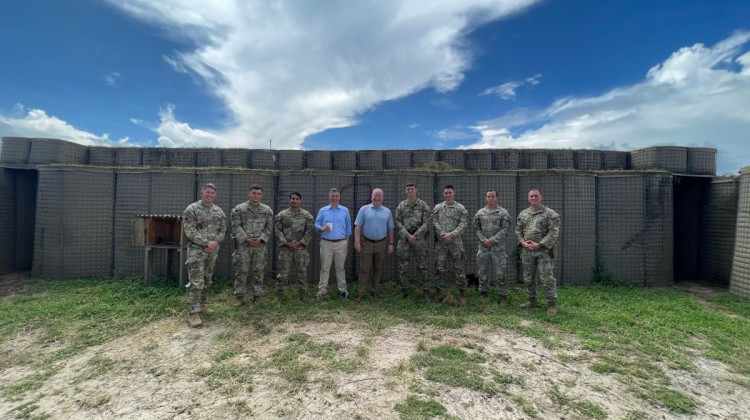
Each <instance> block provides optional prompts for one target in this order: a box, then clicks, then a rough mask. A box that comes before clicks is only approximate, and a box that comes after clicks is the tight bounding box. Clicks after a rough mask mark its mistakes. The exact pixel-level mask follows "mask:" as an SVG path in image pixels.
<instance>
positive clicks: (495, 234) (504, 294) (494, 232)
mask: <svg viewBox="0 0 750 420" xmlns="http://www.w3.org/2000/svg"><path fill="white" fill-rule="evenodd" d="M484 202H485V204H486V206H485V207H483V208H481V209H479V211H477V214H476V215H474V231H475V232H476V234H477V238H479V247H478V249H477V267H478V268H479V293H481V294H482V298H484V299H486V298H487V295H488V293H487V292H489V290H490V286H491V285H492V283H497V285H498V288H499V289H500V298H499V300H498V303H499V304H500V305H501V306H507V305H508V281H507V277H506V275H505V266H506V263H507V259H508V256H507V253H506V252H505V239H506V238H507V235H508V229H509V228H510V214H508V211H507V210H505V209H504V208H502V207H500V206H498V205H497V191H492V190H491V191H487V193H486V194H485V195H484ZM490 268H492V269H493V271H494V272H495V282H492V281H490V280H489V279H488V278H487V274H488V273H487V272H488V271H489V269H490Z"/></svg>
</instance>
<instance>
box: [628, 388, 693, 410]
mask: <svg viewBox="0 0 750 420" xmlns="http://www.w3.org/2000/svg"><path fill="white" fill-rule="evenodd" d="M631 392H633V393H634V394H635V395H637V396H638V397H639V398H642V399H644V400H646V401H649V402H651V403H653V404H655V405H661V406H663V407H667V408H668V409H670V410H671V411H674V412H675V413H683V414H695V407H696V403H695V401H694V400H693V399H692V398H690V397H689V396H688V395H685V394H683V393H682V392H679V391H675V390H674V389H670V388H667V387H665V386H658V385H652V384H649V383H642V384H640V386H639V387H637V388H631Z"/></svg>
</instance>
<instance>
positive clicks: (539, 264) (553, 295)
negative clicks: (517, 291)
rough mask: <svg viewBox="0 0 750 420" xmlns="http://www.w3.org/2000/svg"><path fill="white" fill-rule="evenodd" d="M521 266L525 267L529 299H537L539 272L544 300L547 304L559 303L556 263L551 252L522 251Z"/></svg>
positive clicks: (524, 276) (524, 280)
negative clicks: (536, 275)
mask: <svg viewBox="0 0 750 420" xmlns="http://www.w3.org/2000/svg"><path fill="white" fill-rule="evenodd" d="M521 264H522V265H523V283H524V284H525V285H526V294H527V295H528V297H529V299H536V288H537V284H536V278H535V276H534V274H535V272H536V271H537V270H538V272H539V281H540V282H541V283H542V286H543V287H544V298H545V299H547V302H557V280H555V276H554V274H553V269H554V267H555V262H554V261H553V260H552V256H551V255H550V251H549V250H547V249H540V250H536V251H529V250H526V249H524V250H522V251H521Z"/></svg>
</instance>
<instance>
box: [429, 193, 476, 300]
mask: <svg viewBox="0 0 750 420" xmlns="http://www.w3.org/2000/svg"><path fill="white" fill-rule="evenodd" d="M443 198H444V199H445V201H443V202H442V203H440V204H438V205H436V206H435V209H434V210H433V212H432V222H433V226H434V227H435V236H436V238H437V239H436V242H435V254H436V257H437V272H436V275H435V289H436V292H437V296H436V297H435V300H436V301H437V302H442V301H443V299H445V295H444V294H443V288H444V282H445V280H444V278H443V277H444V276H445V264H446V262H447V260H448V259H449V258H450V260H451V261H453V270H454V272H455V275H456V285H458V301H459V302H460V303H461V304H462V305H465V304H466V288H467V284H466V276H465V275H464V243H463V241H462V240H461V233H463V231H464V229H466V225H467V224H468V220H469V213H468V212H467V211H466V208H465V207H464V206H462V205H461V204H460V203H457V202H456V201H455V190H454V189H453V185H446V186H445V187H444V188H443Z"/></svg>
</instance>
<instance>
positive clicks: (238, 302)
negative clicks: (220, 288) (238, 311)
mask: <svg viewBox="0 0 750 420" xmlns="http://www.w3.org/2000/svg"><path fill="white" fill-rule="evenodd" d="M229 306H231V307H233V308H239V307H240V306H242V298H241V297H240V296H237V297H235V298H234V302H232V304H231V305H229Z"/></svg>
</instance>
